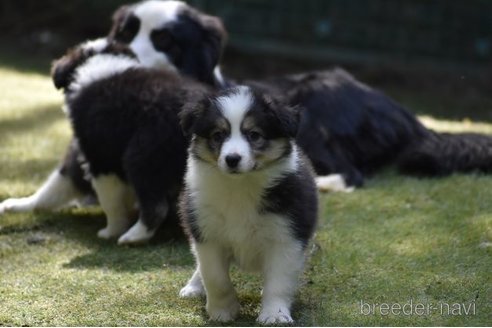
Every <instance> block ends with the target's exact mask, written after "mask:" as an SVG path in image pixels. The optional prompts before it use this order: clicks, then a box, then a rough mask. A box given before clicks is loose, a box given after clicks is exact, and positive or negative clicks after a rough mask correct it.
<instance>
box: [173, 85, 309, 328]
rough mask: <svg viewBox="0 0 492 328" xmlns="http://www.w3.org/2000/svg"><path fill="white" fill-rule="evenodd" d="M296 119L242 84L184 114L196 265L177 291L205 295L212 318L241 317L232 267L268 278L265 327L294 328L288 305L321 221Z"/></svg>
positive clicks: (187, 204)
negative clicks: (283, 326)
mask: <svg viewBox="0 0 492 328" xmlns="http://www.w3.org/2000/svg"><path fill="white" fill-rule="evenodd" d="M298 114H299V113H298V109H297V108H293V107H289V106H287V105H284V104H282V103H281V102H278V101H275V100H273V99H270V98H269V97H268V96H266V95H263V94H261V93H258V92H257V91H255V90H253V89H251V88H249V87H245V86H238V87H234V88H231V89H227V90H225V91H223V92H221V93H220V94H219V95H218V96H217V97H215V98H214V99H212V100H205V101H202V102H200V103H198V105H194V106H186V108H185V109H184V110H183V111H182V113H181V123H182V126H183V129H184V131H185V133H187V134H191V135H192V141H191V145H190V148H189V157H188V167H187V172H186V177H185V190H184V191H183V193H182V199H181V202H180V213H181V218H182V222H183V226H184V228H185V230H186V231H187V232H188V234H189V236H190V240H191V245H192V250H193V252H194V254H195V255H196V261H197V269H196V272H195V273H194V275H193V277H192V278H191V280H190V281H189V282H188V284H187V285H186V286H185V287H184V288H183V289H182V290H181V292H180V295H181V296H182V297H193V296H197V295H201V294H203V293H204V292H205V293H206V297H207V305H206V309H207V312H208V314H209V315H210V318H211V319H212V320H217V321H230V320H233V319H234V318H235V317H236V315H237V314H238V311H239V303H238V300H237V296H236V293H235V291H234V288H233V285H232V283H231V280H230V278H229V266H230V265H231V263H232V262H234V263H236V264H237V265H238V266H239V267H241V268H243V269H245V270H253V271H259V272H260V273H262V274H263V278H264V285H263V294H262V309H261V313H260V315H259V317H258V321H259V322H260V323H265V324H273V323H290V322H292V318H291V314H290V306H291V303H292V299H293V296H294V294H295V291H296V286H297V280H298V278H299V275H300V273H301V272H302V268H303V264H304V261H305V250H306V246H307V244H308V242H309V240H310V238H311V237H312V235H313V231H314V228H315V224H316V219H317V190H316V185H315V182H314V179H313V175H312V172H311V168H310V164H308V163H309V162H308V161H307V160H306V158H305V157H304V156H303V155H302V151H301V150H300V149H299V148H298V146H297V145H296V143H295V135H296V132H297V126H298V120H299V115H298ZM202 281H203V285H202Z"/></svg>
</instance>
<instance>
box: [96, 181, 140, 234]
mask: <svg viewBox="0 0 492 328" xmlns="http://www.w3.org/2000/svg"><path fill="white" fill-rule="evenodd" d="M92 185H93V187H94V189H95V191H96V194H97V198H98V200H99V203H100V204H101V207H102V209H103V211H104V213H105V214H106V219H107V226H106V228H104V229H101V230H99V232H98V233H97V236H98V237H100V238H104V239H109V238H114V237H118V236H120V235H121V234H123V233H124V232H125V231H126V230H127V229H128V227H129V226H130V222H131V221H130V220H131V216H132V213H133V206H134V204H135V196H134V194H133V191H132V190H131V188H130V187H129V186H128V185H127V184H126V183H124V182H123V181H122V180H121V179H120V178H118V177H117V176H116V175H99V176H97V177H95V178H93V180H92Z"/></svg>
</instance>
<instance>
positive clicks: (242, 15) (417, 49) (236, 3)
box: [190, 0, 492, 63]
mask: <svg viewBox="0 0 492 328" xmlns="http://www.w3.org/2000/svg"><path fill="white" fill-rule="evenodd" d="M190 2H191V3H193V4H195V5H197V6H198V7H200V8H202V9H203V10H205V11H207V12H210V13H213V14H215V15H218V16H220V17H222V18H223V20H224V22H225V25H226V26H227V29H228V30H229V32H230V35H231V37H230V43H231V44H232V45H233V46H235V47H238V48H240V49H243V50H247V51H255V52H268V53H282V54H285V55H289V56H295V57H302V58H312V59H313V58H314V59H335V60H344V61H357V62H360V61H382V60H388V59H395V58H397V59H408V60H431V61H443V60H444V61H454V62H469V63H486V62H488V61H490V60H491V59H492V1H487V0H469V1H465V0H230V1H227V0H195V1H190Z"/></svg>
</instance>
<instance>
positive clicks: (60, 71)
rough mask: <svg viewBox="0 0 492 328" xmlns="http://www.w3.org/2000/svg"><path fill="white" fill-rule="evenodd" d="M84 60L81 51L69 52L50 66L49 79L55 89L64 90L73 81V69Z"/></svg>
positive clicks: (84, 57) (82, 51) (84, 56)
mask: <svg viewBox="0 0 492 328" xmlns="http://www.w3.org/2000/svg"><path fill="white" fill-rule="evenodd" d="M85 59H86V55H85V54H84V50H83V49H80V48H79V49H75V50H69V52H68V53H67V54H66V55H65V56H63V57H61V58H60V59H57V60H55V61H54V62H53V63H52V64H51V78H52V79H53V83H54V84H55V87H56V88H57V89H61V88H66V87H68V85H69V84H70V82H71V81H72V79H73V74H74V72H75V69H76V68H77V67H78V66H79V65H80V64H81V63H82V62H83V61H84V60H85Z"/></svg>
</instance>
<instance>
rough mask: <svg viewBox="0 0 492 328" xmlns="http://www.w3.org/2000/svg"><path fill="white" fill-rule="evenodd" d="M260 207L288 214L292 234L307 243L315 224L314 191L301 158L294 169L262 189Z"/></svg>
mask: <svg viewBox="0 0 492 328" xmlns="http://www.w3.org/2000/svg"><path fill="white" fill-rule="evenodd" d="M260 211H261V212H266V213H276V214H281V215H284V216H286V217H288V218H289V220H290V227H291V229H292V232H293V235H294V236H295V237H296V239H298V240H300V241H302V243H303V245H304V246H306V245H307V243H308V241H309V239H310V238H311V237H312V235H313V233H314V229H315V227H316V222H317V213H318V195H317V189H316V186H315V184H314V182H313V178H312V173H311V171H310V168H309V167H308V165H306V162H305V161H301V165H300V167H299V170H298V172H294V173H289V174H287V175H286V176H284V177H283V178H282V179H280V180H279V181H278V183H277V184H275V185H274V186H272V187H270V188H268V189H267V190H265V192H264V194H263V204H262V208H260Z"/></svg>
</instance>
